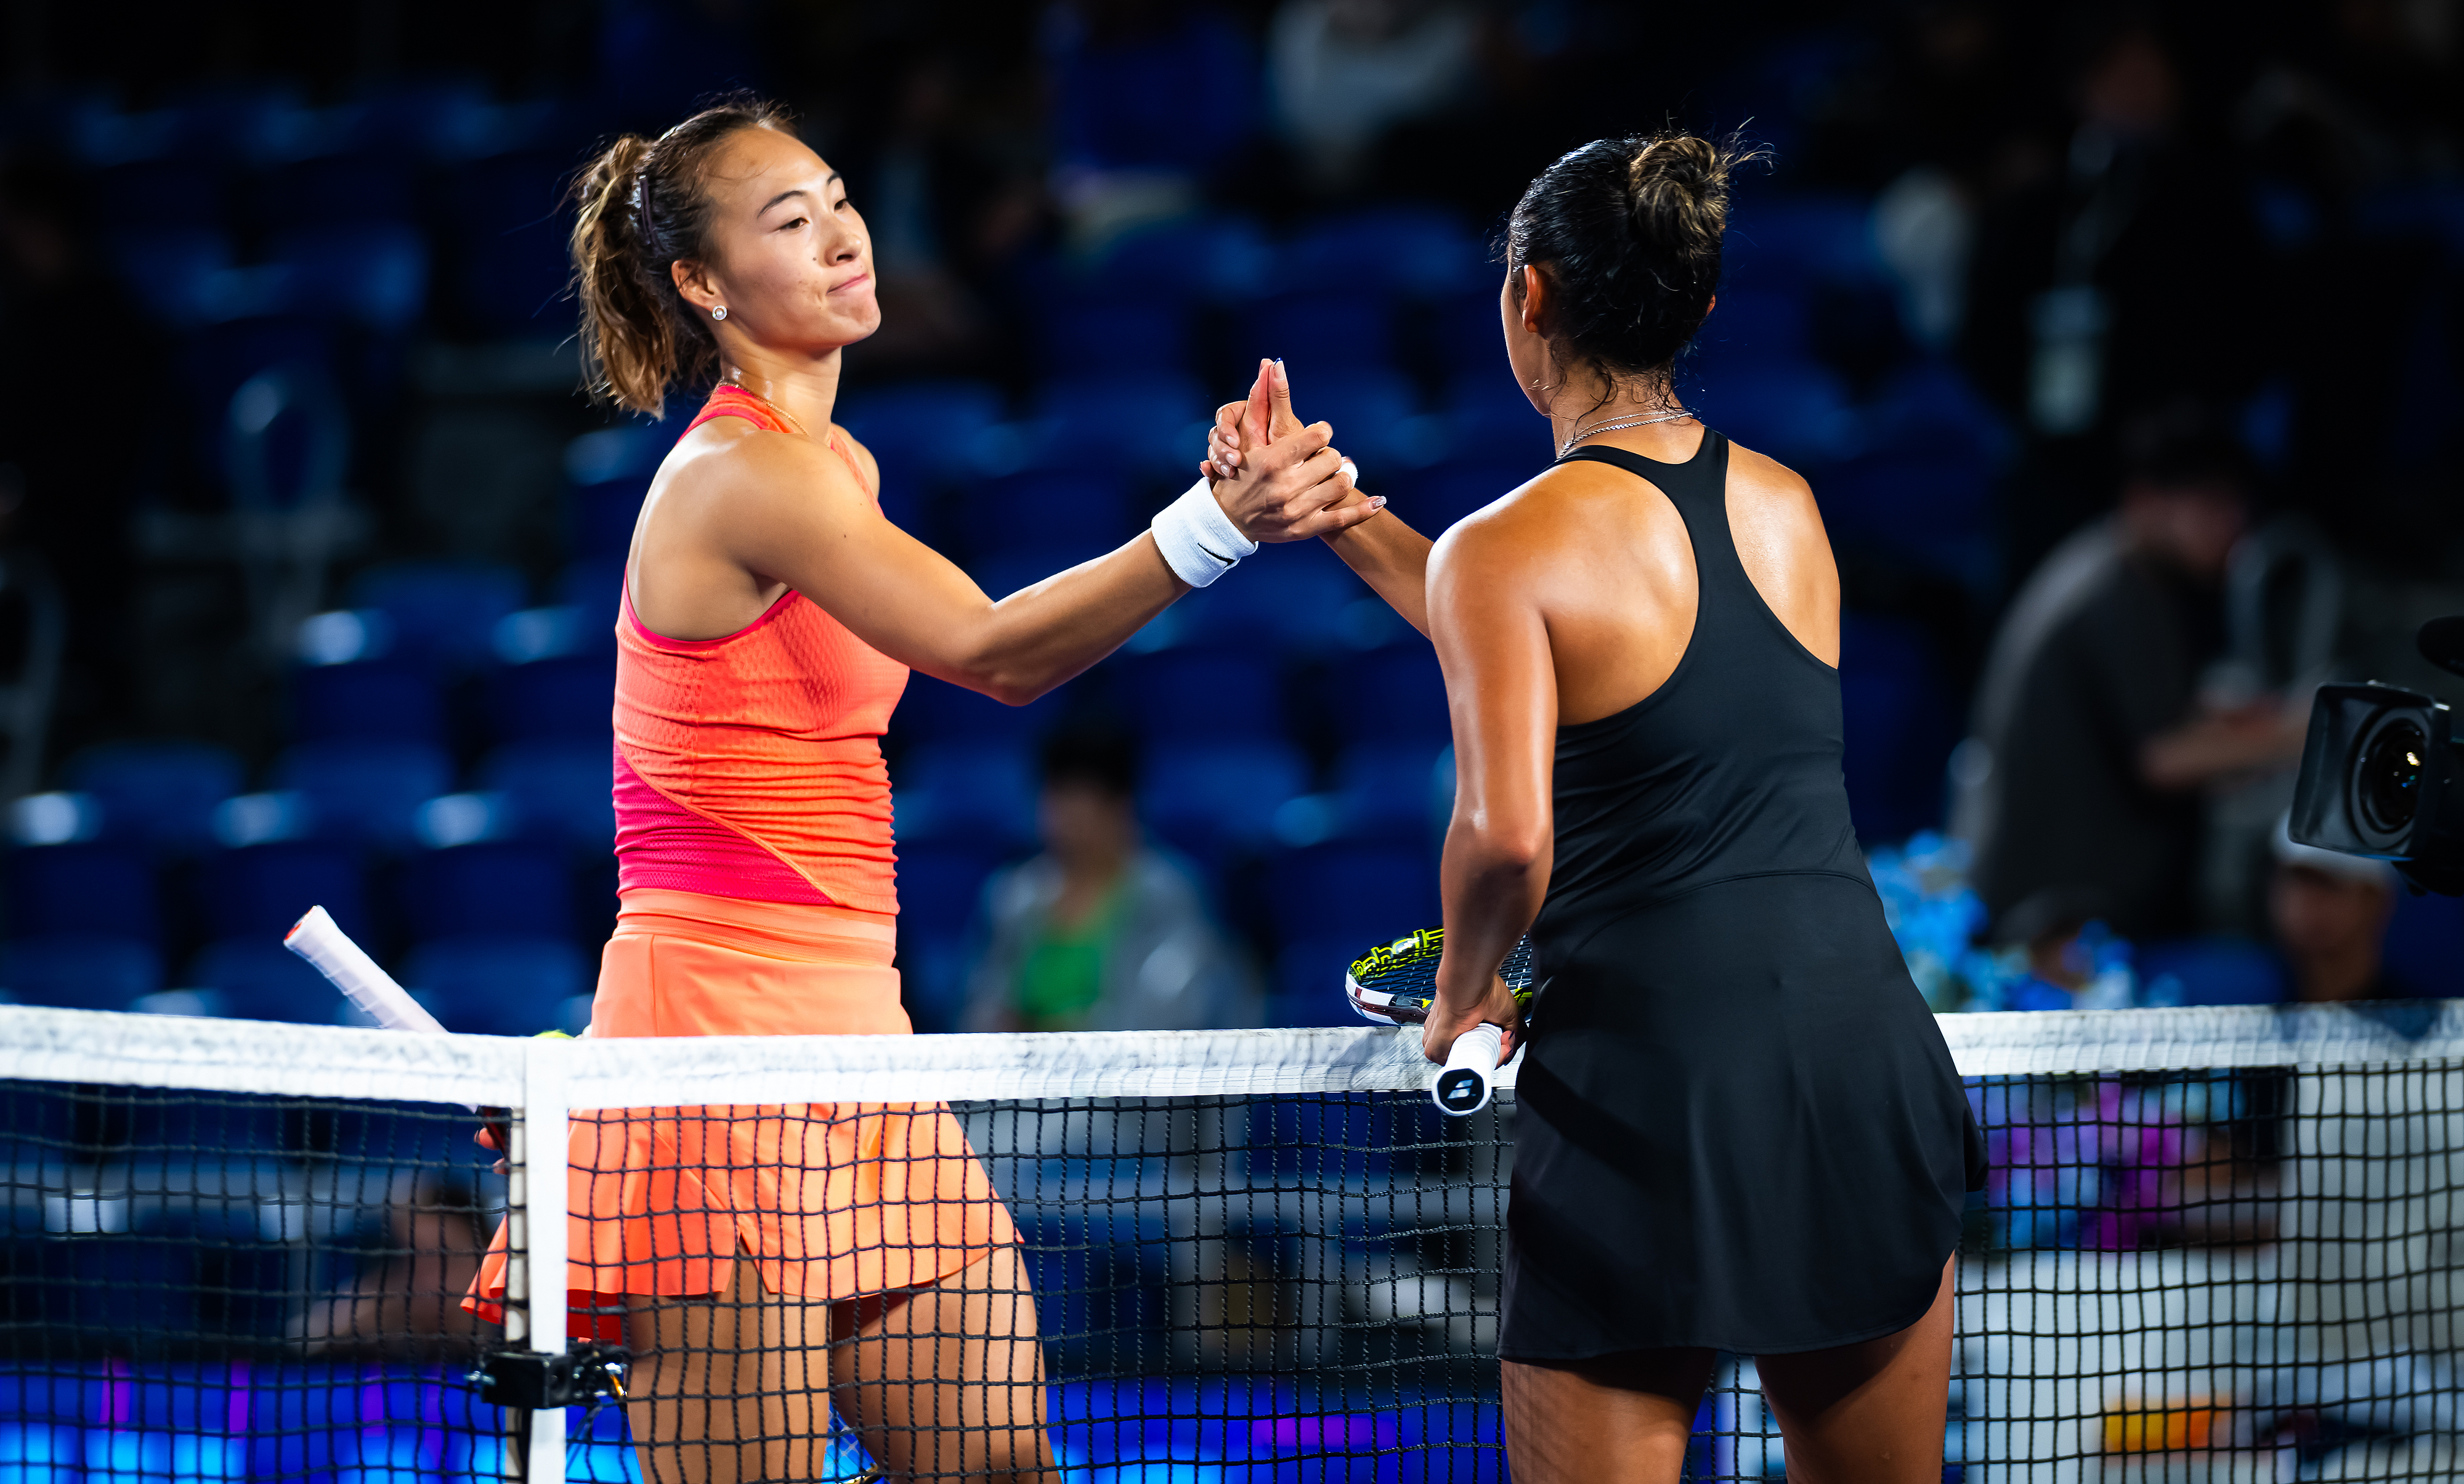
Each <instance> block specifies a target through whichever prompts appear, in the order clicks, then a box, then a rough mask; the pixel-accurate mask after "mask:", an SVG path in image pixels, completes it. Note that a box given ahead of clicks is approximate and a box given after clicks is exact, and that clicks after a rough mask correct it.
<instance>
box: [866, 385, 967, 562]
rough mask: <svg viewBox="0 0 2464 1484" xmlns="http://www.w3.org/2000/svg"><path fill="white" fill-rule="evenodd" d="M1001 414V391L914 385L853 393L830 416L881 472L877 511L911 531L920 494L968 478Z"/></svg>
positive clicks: (959, 386)
mask: <svg viewBox="0 0 2464 1484" xmlns="http://www.w3.org/2000/svg"><path fill="white" fill-rule="evenodd" d="M1002 415H1003V407H1002V399H1001V390H1000V388H996V387H993V386H990V385H989V384H987V383H984V382H974V381H920V382H902V383H900V384H898V385H897V386H894V387H883V388H876V389H874V390H871V391H864V392H856V393H852V394H850V395H849V396H848V397H847V399H846V400H845V401H844V402H842V403H841V404H840V410H839V411H838V413H837V418H838V423H839V426H840V427H842V428H845V429H846V430H847V432H849V433H851V434H852V435H854V437H855V439H856V441H857V442H859V443H862V444H863V445H864V446H865V447H866V448H867V449H869V450H870V451H871V454H872V456H873V460H874V462H876V463H878V464H879V465H880V466H881V485H882V490H881V496H882V508H883V510H884V512H885V513H886V514H888V515H889V516H890V518H891V520H892V521H897V522H898V523H899V524H901V525H903V526H907V527H909V528H910V529H913V527H914V525H915V523H916V521H917V512H918V510H919V509H920V501H921V500H922V498H923V497H924V495H925V493H926V491H927V490H928V489H929V488H930V487H931V486H933V485H935V484H938V483H940V482H942V481H944V480H947V479H952V478H956V477H957V476H960V475H962V474H965V473H966V472H968V470H969V468H970V467H971V464H972V460H973V457H974V455H975V453H976V450H977V444H978V440H979V439H980V438H981V437H982V436H983V434H984V432H985V430H987V429H989V428H992V427H993V426H995V425H996V424H998V423H1000V422H1001V418H1002Z"/></svg>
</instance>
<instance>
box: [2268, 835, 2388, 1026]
mask: <svg viewBox="0 0 2464 1484" xmlns="http://www.w3.org/2000/svg"><path fill="white" fill-rule="evenodd" d="M2395 893H2396V876H2395V869H2394V868H2393V867H2391V866H2389V865H2388V864H2387V862H2386V861H2383V860H2368V859H2365V858H2364V857H2362V856H2359V855H2340V854H2338V853H2336V852H2334V851H2321V850H2315V849H2313V848H2311V847H2310V846H2307V845H2300V844H2297V843H2296V842H2295V841H2294V839H2293V836H2292V835H2291V834H2290V833H2288V832H2287V831H2285V830H2284V828H2283V827H2282V826H2281V825H2280V824H2279V825H2278V827H2277V833H2276V875H2275V878H2274V880H2273V881H2272V882H2270V884H2269V886H2268V893H2267V914H2268V918H2269V919H2270V921H2271V922H2272V923H2273V924H2274V926H2275V929H2276V946H2277V950H2278V951H2280V952H2281V953H2282V954H2283V955H2284V963H2285V966H2286V968H2287V969H2289V970H2290V971H2291V974H2292V978H2293V997H2294V998H2295V999H2297V1000H2304V1001H2311V1002H2328V1001H2336V1000H2401V999H2403V998H2405V997H2406V996H2407V995H2408V994H2409V992H2410V991H2409V990H2408V989H2407V988H2406V987H2405V986H2404V985H2403V984H2401V983H2400V982H2398V981H2397V980H2396V979H2395V978H2394V977H2393V976H2391V975H2390V974H2388V972H2387V958H2386V953H2387V922H2388V920H2389V919H2392V918H2393V917H2394V916H2395Z"/></svg>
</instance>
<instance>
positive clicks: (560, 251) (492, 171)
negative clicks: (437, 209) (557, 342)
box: [443, 150, 573, 337]
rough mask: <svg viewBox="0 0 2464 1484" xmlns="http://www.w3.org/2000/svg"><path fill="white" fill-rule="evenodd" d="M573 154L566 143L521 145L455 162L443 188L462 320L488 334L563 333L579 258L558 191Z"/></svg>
mask: <svg viewBox="0 0 2464 1484" xmlns="http://www.w3.org/2000/svg"><path fill="white" fill-rule="evenodd" d="M572 168H573V162H572V161H571V160H570V159H568V158H567V157H566V155H565V154H564V153H563V152H561V151H556V150H539V151H535V152H534V151H517V152H512V153H507V154H501V155H496V156H494V157H492V158H489V159H484V160H473V161H472V162H470V163H468V164H466V165H463V166H459V167H457V168H456V169H454V170H453V171H452V172H451V175H450V176H449V177H448V178H447V180H446V182H445V188H444V192H443V195H444V205H445V207H446V218H445V219H446V220H448V221H450V222H451V223H452V224H453V227H454V231H453V233H452V236H451V239H450V242H449V244H448V246H449V248H450V250H451V255H452V260H453V262H454V265H455V272H454V274H453V277H452V293H451V305H452V308H453V311H454V317H455V318H456V319H457V320H459V321H461V327H462V328H464V329H467V330H468V331H470V332H472V333H473V334H476V335H480V336H486V337H520V336H529V337H538V336H543V335H563V334H567V333H570V331H571V328H572V321H571V314H572V309H571V306H570V305H569V304H567V303H565V302H563V299H564V292H565V282H566V279H567V277H569V276H570V275H571V273H572V264H571V262H570V261H569V260H568V259H567V257H566V256H565V242H564V229H563V227H562V226H561V225H560V220H561V218H560V215H559V212H558V210H557V206H558V198H559V196H560V195H561V192H562V189H563V183H564V179H565V177H566V176H567V175H568V174H569V173H571V171H572Z"/></svg>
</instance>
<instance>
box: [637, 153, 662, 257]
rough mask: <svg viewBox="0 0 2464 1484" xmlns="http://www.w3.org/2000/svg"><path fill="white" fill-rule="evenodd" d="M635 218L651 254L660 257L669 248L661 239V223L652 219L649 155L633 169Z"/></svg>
mask: <svg viewBox="0 0 2464 1484" xmlns="http://www.w3.org/2000/svg"><path fill="white" fill-rule="evenodd" d="M633 220H634V221H635V222H637V223H638V224H640V226H641V229H642V241H643V244H644V245H645V246H647V247H648V248H649V250H650V255H651V256H652V257H658V256H660V255H664V254H665V253H666V251H667V249H666V247H665V246H664V245H663V244H662V243H661V242H660V241H659V224H658V223H657V222H655V221H653V220H651V219H650V170H649V159H648V157H647V156H646V157H645V158H644V160H643V163H642V164H641V165H639V166H635V167H634V170H633Z"/></svg>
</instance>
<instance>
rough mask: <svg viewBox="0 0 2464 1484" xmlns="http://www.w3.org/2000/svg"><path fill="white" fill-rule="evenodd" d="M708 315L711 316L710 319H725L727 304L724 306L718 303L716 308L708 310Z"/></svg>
mask: <svg viewBox="0 0 2464 1484" xmlns="http://www.w3.org/2000/svg"><path fill="white" fill-rule="evenodd" d="M710 317H711V318H712V319H714V320H724V319H726V318H727V306H726V305H725V304H721V305H719V306H718V307H717V308H716V309H714V310H712V311H711V312H710Z"/></svg>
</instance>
